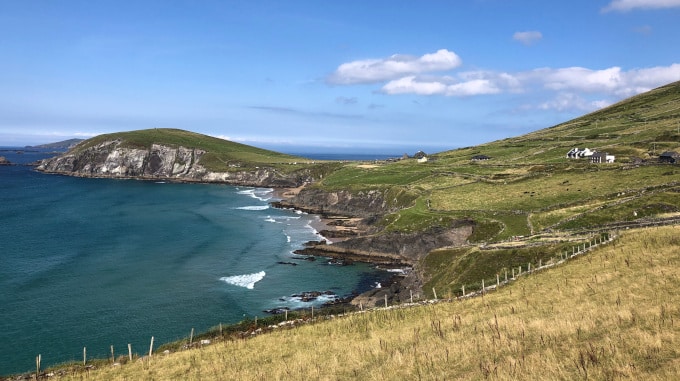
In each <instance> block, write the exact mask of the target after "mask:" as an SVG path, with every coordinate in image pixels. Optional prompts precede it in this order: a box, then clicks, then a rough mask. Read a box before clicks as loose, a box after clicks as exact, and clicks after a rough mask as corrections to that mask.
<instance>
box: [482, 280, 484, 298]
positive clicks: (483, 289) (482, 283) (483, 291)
mask: <svg viewBox="0 0 680 381" xmlns="http://www.w3.org/2000/svg"><path fill="white" fill-rule="evenodd" d="M482 295H484V279H482Z"/></svg>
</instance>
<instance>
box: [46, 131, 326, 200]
mask: <svg viewBox="0 0 680 381" xmlns="http://www.w3.org/2000/svg"><path fill="white" fill-rule="evenodd" d="M322 166H323V165H322V164H319V165H316V164H315V163H311V162H310V161H309V160H307V159H304V158H300V157H296V156H291V155H285V154H280V153H277V152H273V151H268V150H265V149H260V148H256V147H252V146H248V145H244V144H240V143H235V142H231V141H227V140H224V139H219V138H215V137H212V136H207V135H202V134H197V133H193V132H188V131H183V130H176V129H148V130H139V131H130V132H122V133H115V134H106V135H99V136H97V137H94V138H92V139H88V140H85V141H83V142H81V143H79V144H77V145H76V146H74V147H73V148H71V149H70V150H69V151H68V152H66V153H64V154H62V155H59V156H57V157H54V158H50V159H46V160H43V161H42V163H41V164H40V165H39V166H38V167H37V170H39V171H42V172H47V173H58V174H63V175H70V176H79V177H107V178H135V179H147V180H170V181H184V182H205V183H225V184H234V185H248V186H260V187H297V186H300V185H302V184H304V183H306V182H311V181H314V180H315V176H317V175H318V173H323V168H321V167H322Z"/></svg>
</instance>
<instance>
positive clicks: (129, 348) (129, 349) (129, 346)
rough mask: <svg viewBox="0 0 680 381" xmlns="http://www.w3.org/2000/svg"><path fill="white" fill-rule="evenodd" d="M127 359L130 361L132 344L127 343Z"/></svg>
mask: <svg viewBox="0 0 680 381" xmlns="http://www.w3.org/2000/svg"><path fill="white" fill-rule="evenodd" d="M128 357H129V358H130V361H132V344H130V343H128Z"/></svg>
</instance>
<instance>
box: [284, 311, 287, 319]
mask: <svg viewBox="0 0 680 381" xmlns="http://www.w3.org/2000/svg"><path fill="white" fill-rule="evenodd" d="M284 313H285V320H286V321H288V310H286V311H285V312H284Z"/></svg>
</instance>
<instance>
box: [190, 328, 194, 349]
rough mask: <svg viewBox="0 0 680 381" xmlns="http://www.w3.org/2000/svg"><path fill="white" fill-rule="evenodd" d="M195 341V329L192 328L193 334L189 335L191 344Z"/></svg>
mask: <svg viewBox="0 0 680 381" xmlns="http://www.w3.org/2000/svg"><path fill="white" fill-rule="evenodd" d="M193 342H194V329H193V328H191V335H189V346H191V344H192V343H193Z"/></svg>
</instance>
